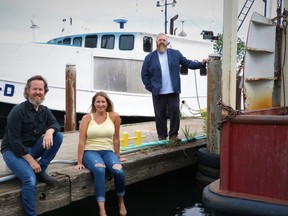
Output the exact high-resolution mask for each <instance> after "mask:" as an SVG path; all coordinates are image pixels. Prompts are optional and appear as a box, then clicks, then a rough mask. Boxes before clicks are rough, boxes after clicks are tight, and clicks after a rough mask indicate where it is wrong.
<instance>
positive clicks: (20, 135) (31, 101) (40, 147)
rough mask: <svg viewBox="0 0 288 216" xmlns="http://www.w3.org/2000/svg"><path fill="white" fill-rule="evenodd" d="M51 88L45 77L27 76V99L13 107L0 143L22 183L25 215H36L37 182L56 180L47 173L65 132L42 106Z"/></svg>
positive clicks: (8, 162)
mask: <svg viewBox="0 0 288 216" xmlns="http://www.w3.org/2000/svg"><path fill="white" fill-rule="evenodd" d="M48 91H49V89H48V84H47V82H46V80H45V79H44V78H43V77H42V76H39V75H37V76H33V77H31V78H30V79H28V81H27V83H26V86H25V88H24V97H25V98H26V101H24V102H22V103H20V104H18V105H16V106H14V107H13V109H12V110H11V112H10V113H9V115H8V119H7V126H6V129H5V133H4V137H3V140H2V143H1V153H2V154H3V159H4V161H5V163H6V164H7V166H8V168H9V169H10V170H11V171H12V172H13V173H14V174H15V175H16V176H17V177H18V178H19V179H20V181H21V182H22V191H21V198H22V205H23V209H24V215H25V216H28V215H29V216H37V212H36V189H37V185H36V183H37V181H38V182H44V183H46V184H47V185H53V184H54V183H55V182H56V181H57V180H56V179H54V178H52V177H50V176H49V175H48V174H47V173H46V169H47V167H48V165H49V163H50V162H51V161H52V160H53V158H54V157H55V155H56V153H57V152H58V150H59V148H60V146H61V144H62V141H63V135H62V133H60V132H59V131H60V127H59V124H58V122H57V120H56V118H55V117H54V116H53V114H52V113H51V111H50V110H49V109H48V107H46V106H43V105H41V104H42V102H43V101H44V99H45V95H46V93H47V92H48ZM38 158H40V159H39V160H37V159H38Z"/></svg>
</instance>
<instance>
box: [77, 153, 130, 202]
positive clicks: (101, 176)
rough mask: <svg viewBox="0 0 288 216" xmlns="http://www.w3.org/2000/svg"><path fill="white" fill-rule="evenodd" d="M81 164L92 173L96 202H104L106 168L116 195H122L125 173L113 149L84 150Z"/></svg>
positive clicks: (123, 192)
mask: <svg viewBox="0 0 288 216" xmlns="http://www.w3.org/2000/svg"><path fill="white" fill-rule="evenodd" d="M83 164H84V165H85V167H86V168H87V169H89V170H90V171H91V172H92V173H93V175H94V192H95V195H96V201H97V202H105V188H106V179H105V176H106V174H105V169H106V168H107V169H108V170H109V171H110V173H111V174H112V176H113V178H114V185H115V191H116V194H117V196H118V197H119V196H124V194H125V174H124V171H123V168H122V165H121V163H120V161H119V158H118V157H117V155H116V154H115V153H114V152H113V151H108V150H103V151H90V150H89V151H88V150H86V151H84V157H83ZM117 165H118V166H117ZM119 165H120V166H119Z"/></svg>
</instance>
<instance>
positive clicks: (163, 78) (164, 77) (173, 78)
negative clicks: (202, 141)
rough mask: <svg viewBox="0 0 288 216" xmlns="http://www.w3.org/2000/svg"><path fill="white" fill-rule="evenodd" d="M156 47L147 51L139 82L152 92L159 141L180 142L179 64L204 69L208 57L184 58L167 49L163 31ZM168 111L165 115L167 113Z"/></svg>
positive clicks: (178, 53) (175, 51) (158, 36)
mask: <svg viewBox="0 0 288 216" xmlns="http://www.w3.org/2000/svg"><path fill="white" fill-rule="evenodd" d="M156 45H157V50H154V51H153V52H151V53H149V54H148V55H147V56H146V57H145V59H144V62H143V65H142V70H141V78H142V82H143V84H144V85H145V88H146V89H147V90H148V91H150V92H151V93H152V100H153V106H154V113H155V122H156V130H157V134H158V138H159V140H166V138H167V137H168V135H169V140H171V141H176V142H178V141H180V140H179V139H178V131H179V127H180V108H179V106H180V99H179V94H180V93H181V85H180V65H181V66H183V67H187V68H190V69H200V68H205V67H206V64H207V63H208V59H203V60H202V62H198V61H192V60H189V59H187V58H186V57H184V56H183V55H182V54H181V52H180V51H179V50H175V49H171V48H167V45H168V40H167V36H166V34H164V33H160V34H158V35H157V39H156ZM167 113H168V115H167ZM167 117H169V119H170V130H169V133H168V132H167Z"/></svg>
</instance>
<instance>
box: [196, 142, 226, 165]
mask: <svg viewBox="0 0 288 216" xmlns="http://www.w3.org/2000/svg"><path fill="white" fill-rule="evenodd" d="M197 157H198V162H199V164H202V165H205V166H208V167H213V168H217V169H220V155H218V154H215V153H210V152H209V150H208V149H207V148H206V147H203V148H199V149H198V151H197Z"/></svg>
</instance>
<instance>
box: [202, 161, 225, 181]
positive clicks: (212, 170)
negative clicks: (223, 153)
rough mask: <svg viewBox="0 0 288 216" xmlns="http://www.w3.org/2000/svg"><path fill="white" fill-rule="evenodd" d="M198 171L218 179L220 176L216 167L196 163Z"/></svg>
mask: <svg viewBox="0 0 288 216" xmlns="http://www.w3.org/2000/svg"><path fill="white" fill-rule="evenodd" d="M198 172H200V173H201V174H203V175H205V176H207V177H209V178H213V179H215V180H216V179H218V178H220V169H218V168H213V167H208V166H205V165H203V164H198Z"/></svg>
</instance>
